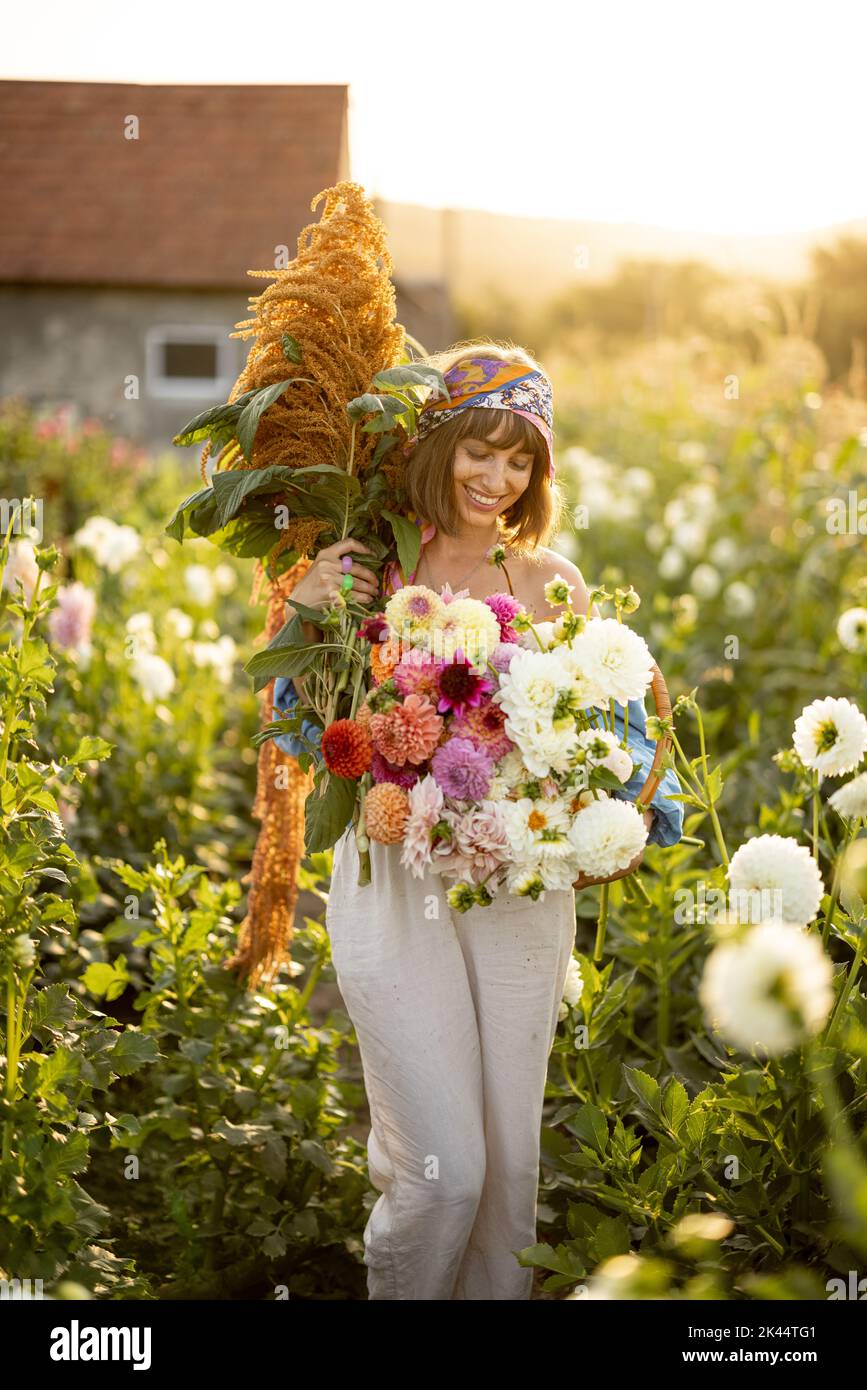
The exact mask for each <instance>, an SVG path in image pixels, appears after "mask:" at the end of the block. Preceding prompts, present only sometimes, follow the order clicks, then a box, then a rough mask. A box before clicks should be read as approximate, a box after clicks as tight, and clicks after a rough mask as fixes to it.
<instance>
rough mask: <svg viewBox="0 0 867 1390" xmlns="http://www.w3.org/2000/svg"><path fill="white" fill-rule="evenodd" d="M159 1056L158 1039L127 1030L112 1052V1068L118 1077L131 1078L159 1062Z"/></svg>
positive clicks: (133, 1030) (131, 1029) (130, 1029)
mask: <svg viewBox="0 0 867 1390" xmlns="http://www.w3.org/2000/svg"><path fill="white" fill-rule="evenodd" d="M159 1055H160V1054H159V1048H158V1047H157V1040H156V1038H154V1037H151V1036H149V1035H148V1034H146V1033H141V1032H138V1031H136V1030H135V1029H133V1028H127V1029H126V1030H125V1031H124V1032H123V1033H121V1035H120V1037H119V1038H118V1040H117V1043H116V1044H115V1046H114V1047H113V1048H112V1050H111V1053H110V1062H111V1068H112V1070H113V1071H115V1072H117V1074H118V1076H131V1075H132V1073H133V1072H135V1071H138V1070H139V1069H140V1068H141V1067H143V1066H145V1065H146V1064H147V1063H148V1062H155V1061H157V1059H158V1057H159Z"/></svg>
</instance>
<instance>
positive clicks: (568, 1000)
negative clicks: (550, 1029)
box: [558, 956, 584, 1021]
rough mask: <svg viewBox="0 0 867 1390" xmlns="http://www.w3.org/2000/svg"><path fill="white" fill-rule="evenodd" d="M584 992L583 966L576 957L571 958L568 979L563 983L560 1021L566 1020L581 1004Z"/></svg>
mask: <svg viewBox="0 0 867 1390" xmlns="http://www.w3.org/2000/svg"><path fill="white" fill-rule="evenodd" d="M583 990H584V977H583V975H582V974H581V966H580V965H579V963H578V961H577V959H576V957H575V956H570V957H569V964H568V965H567V966H566V977H565V979H564V981H563V992H562V994H561V997H560V1008H559V1011H558V1017H559V1019H560V1021H562V1020H563V1019H564V1018H566V1016H567V1015H568V1013H569V1010H570V1009H574V1008H575V1006H576V1005H577V1004H580V1003H581V995H582V993H583Z"/></svg>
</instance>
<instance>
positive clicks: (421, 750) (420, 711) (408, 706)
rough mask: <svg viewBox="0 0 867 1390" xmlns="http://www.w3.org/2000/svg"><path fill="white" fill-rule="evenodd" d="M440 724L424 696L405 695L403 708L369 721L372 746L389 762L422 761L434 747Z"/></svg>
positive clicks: (399, 764) (378, 715) (438, 717)
mask: <svg viewBox="0 0 867 1390" xmlns="http://www.w3.org/2000/svg"><path fill="white" fill-rule="evenodd" d="M442 727H443V721H442V718H441V717H440V715H438V714H437V712H436V710H435V709H434V707H433V705H432V704H431V702H430V700H428V699H427V698H426V697H425V696H424V695H407V697H406V699H405V700H404V702H403V704H402V705H395V706H394V708H393V709H390V710H389V711H388V713H387V714H374V715H373V717H372V718H371V721H370V737H371V739H372V741H373V745H374V747H375V748H376V749H378V751H379V752H380V753H381V754H382V756H383V757H384V758H386V759H387V760H388V762H390V763H395V764H396V765H397V766H398V767H402V766H403V764H404V763H414V764H416V765H418V764H419V763H423V762H425V761H426V760H427V759H428V758H429V757H430V755H431V753H432V752H433V750H434V749H435V748H436V746H437V743H438V742H439V737H440V734H441V733H442Z"/></svg>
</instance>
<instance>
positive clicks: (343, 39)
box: [0, 0, 867, 233]
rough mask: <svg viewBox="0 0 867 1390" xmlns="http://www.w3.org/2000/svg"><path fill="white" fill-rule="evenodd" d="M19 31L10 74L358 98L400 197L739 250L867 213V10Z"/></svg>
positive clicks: (776, 6) (727, 8)
mask: <svg viewBox="0 0 867 1390" xmlns="http://www.w3.org/2000/svg"><path fill="white" fill-rule="evenodd" d="M2 25H3V36H4V43H3V52H2V57H0V65H2V73H0V75H2V76H3V77H4V78H15V77H18V78H22V77H25V78H53V79H66V80H76V81H113V82H155V83H159V82H171V83H179V82H189V83H194V84H197V83H211V82H217V83H241V84H243V83H251V82H268V83H346V84H347V85H348V86H349V89H350V127H349V138H350V163H351V169H350V172H351V176H352V177H353V178H354V179H356V180H357V181H358V182H359V183H361V184H363V185H364V187H365V189H366V190H367V192H368V194H370V195H371V196H379V197H382V198H385V199H388V200H389V201H392V202H407V203H420V204H424V205H426V206H430V207H471V208H483V209H487V210H490V211H496V212H507V213H517V214H520V215H522V216H531V217H532V216H537V217H566V218H576V219H587V220H592V221H605V222H639V223H644V224H652V225H656V226H662V227H671V228H680V229H684V230H694V231H717V232H726V233H737V232H747V233H762V232H787V231H798V230H806V229H808V228H812V227H824V226H828V225H831V224H833V223H836V222H842V221H846V220H848V219H850V218H861V217H867V179H865V163H864V155H863V147H864V110H863V104H864V69H865V52H867V47H865V39H867V6H864V5H863V4H862V2H861V0H823V2H822V3H821V4H815V3H807V2H806V0H718V3H712V0H692V3H686V0H658V3H656V4H649V3H647V0H632V2H630V3H628V2H627V0H603V3H595V4H592V5H590V4H587V3H584V0H532V3H527V0H523V3H515V2H514V0H505V3H499V4H497V5H481V4H479V5H473V4H468V5H457V4H447V5H442V6H438V5H433V4H429V3H424V0H422V3H419V0H404V3H393V0H372V3H370V4H366V3H365V0H353V3H350V0H305V3H303V4H301V3H298V0H282V3H279V4H265V5H257V4H255V3H253V4H250V3H246V4H244V3H238V0H235V3H231V4H229V3H225V0H208V3H200V0H194V2H193V3H184V0H147V3H145V4H141V5H127V4H124V3H123V0H74V2H73V3H70V0H39V3H31V4H24V3H21V0H7V3H6V4H5V5H4V6H3V10H2ZM287 138H291V133H289V132H287Z"/></svg>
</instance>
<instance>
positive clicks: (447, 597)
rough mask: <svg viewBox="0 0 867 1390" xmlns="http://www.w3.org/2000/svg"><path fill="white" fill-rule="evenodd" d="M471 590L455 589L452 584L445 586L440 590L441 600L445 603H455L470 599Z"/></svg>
mask: <svg viewBox="0 0 867 1390" xmlns="http://www.w3.org/2000/svg"><path fill="white" fill-rule="evenodd" d="M469 596H470V591H469V589H453V588H452V586H451V584H444V585H443V587H442V588H441V589H440V598H441V599H442V601H443V603H454V602H455V600H456V599H459V598H469Z"/></svg>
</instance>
